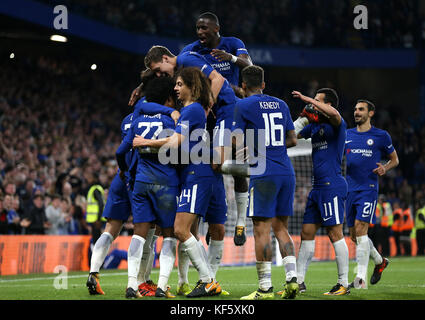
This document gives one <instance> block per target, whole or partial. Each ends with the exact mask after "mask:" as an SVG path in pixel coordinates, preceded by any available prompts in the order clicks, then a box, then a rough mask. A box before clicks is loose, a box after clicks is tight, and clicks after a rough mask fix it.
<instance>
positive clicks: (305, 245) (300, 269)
mask: <svg viewBox="0 0 425 320" xmlns="http://www.w3.org/2000/svg"><path fill="white" fill-rule="evenodd" d="M315 248H316V240H302V241H301V245H300V251H299V253H298V259H297V282H298V283H299V284H301V283H303V282H304V280H305V274H306V273H307V269H308V266H309V265H310V262H311V260H313V257H314V250H315Z"/></svg>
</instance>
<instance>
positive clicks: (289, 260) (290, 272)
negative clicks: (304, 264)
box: [283, 256, 297, 281]
mask: <svg viewBox="0 0 425 320" xmlns="http://www.w3.org/2000/svg"><path fill="white" fill-rule="evenodd" d="M283 265H284V266H285V272H286V281H290V280H291V279H292V278H294V277H297V259H296V258H295V256H286V257H285V258H283Z"/></svg>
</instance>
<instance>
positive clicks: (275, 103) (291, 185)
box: [233, 66, 298, 300]
mask: <svg viewBox="0 0 425 320" xmlns="http://www.w3.org/2000/svg"><path fill="white" fill-rule="evenodd" d="M264 87H265V83H264V70H263V69H262V68H261V67H259V66H249V67H246V68H244V69H243V70H242V88H243V90H244V91H245V92H246V94H247V98H245V99H242V100H240V101H238V102H237V103H236V107H235V116H234V124H233V129H234V130H236V129H240V130H242V132H243V134H244V135H245V136H246V135H247V132H248V131H251V133H252V134H254V136H258V137H260V136H261V134H260V131H262V132H264V140H263V141H258V142H257V141H256V144H254V146H249V147H251V148H250V150H249V151H250V154H251V155H253V154H257V156H258V158H260V159H263V161H265V171H264V172H263V173H261V174H260V173H259V172H258V173H256V174H254V173H253V174H251V175H250V183H249V193H250V196H249V206H248V208H249V210H248V212H247V213H248V216H249V217H250V218H252V221H253V224H254V235H255V255H256V260H257V262H256V268H257V274H258V280H259V288H258V290H256V291H254V292H253V293H251V294H250V295H247V296H244V297H242V298H241V299H242V300H265V299H273V298H274V293H273V286H272V277H271V263H272V261H271V260H272V250H271V243H270V230H271V228H273V232H274V234H275V236H276V238H277V240H278V243H279V249H280V252H281V255H282V257H283V258H284V259H283V260H284V265H285V271H286V284H285V289H284V292H283V295H282V297H283V298H287V299H288V298H291V299H293V298H295V296H296V295H297V293H298V284H297V281H296V280H297V279H296V276H297V272H296V258H295V248H294V244H293V242H292V238H291V236H290V235H289V232H288V221H289V217H290V216H292V215H293V202H294V193H295V172H294V168H293V167H292V163H291V161H290V159H289V157H288V154H287V148H290V147H293V146H295V145H296V144H297V138H296V135H295V130H294V124H293V122H292V118H291V114H290V112H289V108H288V105H287V104H286V103H285V102H284V101H282V100H280V99H278V98H275V97H271V96H268V95H265V94H263V89H264ZM242 132H241V133H240V134H242ZM235 133H236V131H235ZM236 141H237V139H236ZM241 141H242V140H241ZM259 144H261V145H262V144H264V145H265V150H264V151H263V152H262V151H260V148H259ZM242 147H244V146H243V145H242V146H241V145H239V146H238V145H237V148H238V149H240V148H242Z"/></svg>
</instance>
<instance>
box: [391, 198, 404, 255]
mask: <svg viewBox="0 0 425 320" xmlns="http://www.w3.org/2000/svg"><path fill="white" fill-rule="evenodd" d="M391 229H392V231H393V236H394V240H395V245H396V249H397V252H396V255H397V256H399V255H401V243H400V237H401V233H402V231H403V210H402V208H400V204H399V202H394V203H393V225H392V227H391Z"/></svg>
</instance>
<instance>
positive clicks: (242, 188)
mask: <svg viewBox="0 0 425 320" xmlns="http://www.w3.org/2000/svg"><path fill="white" fill-rule="evenodd" d="M233 179H234V188H235V191H236V192H248V181H247V179H246V178H244V177H236V176H234V177H233Z"/></svg>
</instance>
